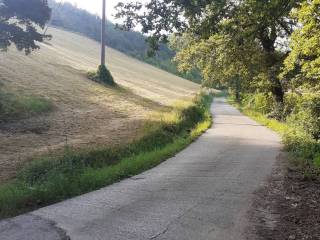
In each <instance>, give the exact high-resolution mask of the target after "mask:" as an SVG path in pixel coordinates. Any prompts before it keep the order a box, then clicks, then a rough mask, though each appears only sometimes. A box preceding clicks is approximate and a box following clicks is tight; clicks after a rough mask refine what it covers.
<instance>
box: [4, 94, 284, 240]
mask: <svg viewBox="0 0 320 240" xmlns="http://www.w3.org/2000/svg"><path fill="white" fill-rule="evenodd" d="M211 111H212V114H213V116H214V124H213V126H212V127H211V128H210V129H209V130H208V131H207V132H206V133H205V134H203V135H202V136H201V137H200V138H199V139H198V140H197V141H195V142H194V143H192V144H191V145H190V146H189V147H187V148H186V149H185V150H183V151H181V152H180V153H178V154H177V155H176V156H174V157H172V158H170V159H168V160H167V161H166V162H163V163H162V164H160V165H159V166H157V167H155V168H153V169H151V170H149V171H146V172H144V173H142V174H139V175H138V176H135V177H132V178H129V179H126V180H124V181H121V182H119V183H115V184H113V185H111V186H108V187H105V188H102V189H100V190H98V191H94V192H91V193H88V194H85V195H82V196H79V197H76V198H73V199H70V200H67V201H64V202H61V203H58V204H55V205H52V206H48V207H45V208H42V209H39V210H37V211H34V212H33V213H32V215H30V214H29V215H28V214H27V215H22V216H19V217H17V218H14V219H13V220H5V221H2V222H0V239H1V240H3V239H4V240H7V239H10V240H30V239H32V240H38V239H46V240H47V239H48V240H61V239H63V237H64V236H61V235H59V231H60V230H61V229H63V231H64V233H65V236H69V237H70V239H72V240H89V239H90V240H140V239H141V240H144V239H157V240H165V239H169V240H209V239H210V240H244V239H248V237H247V233H246V230H247V228H248V226H249V222H248V220H247V212H248V210H249V209H250V206H251V200H252V197H253V193H254V191H255V190H256V189H258V188H259V187H260V186H261V185H262V184H264V181H265V180H266V179H267V176H268V175H269V174H270V173H271V172H272V168H273V165H274V163H275V162H276V158H277V156H278V155H279V154H280V152H281V148H282V145H281V143H280V138H279V136H278V135H276V134H275V133H274V132H272V131H270V130H269V129H267V128H265V127H263V126H261V125H259V124H257V123H256V122H254V121H253V120H251V119H249V118H248V117H246V116H243V115H242V114H241V113H240V112H239V111H238V110H236V109H235V108H233V107H232V106H230V105H228V104H227V103H226V102H225V100H224V99H219V98H217V99H215V101H214V103H213V105H212V107H211ZM30 216H33V217H35V216H38V217H39V218H38V219H33V221H29V219H28V217H29V218H30ZM52 223H54V224H55V225H53V224H52ZM10 227H11V229H14V231H11V230H10V231H8V229H10ZM59 229H60V230H59ZM50 234H51V235H50ZM60 234H61V232H60ZM43 236H45V238H43ZM47 236H49V237H47ZM41 237H42V238H41ZM50 237H51V238H50ZM65 239H66V238H65ZM249 239H252V240H254V239H255V238H254V237H252V235H250V238H249Z"/></svg>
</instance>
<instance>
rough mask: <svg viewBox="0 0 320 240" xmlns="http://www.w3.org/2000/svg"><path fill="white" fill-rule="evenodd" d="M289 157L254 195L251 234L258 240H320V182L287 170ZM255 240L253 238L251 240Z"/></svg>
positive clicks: (292, 170)
mask: <svg viewBox="0 0 320 240" xmlns="http://www.w3.org/2000/svg"><path fill="white" fill-rule="evenodd" d="M287 162H288V160H287V156H286V154H282V155H281V156H279V160H278V165H277V166H276V167H275V169H274V172H273V174H272V176H271V177H270V179H269V181H268V183H267V184H266V186H264V187H263V188H261V189H260V190H259V191H257V192H256V194H255V200H254V203H253V208H252V210H251V212H250V219H251V222H252V229H250V232H251V233H254V235H255V236H256V237H255V239H258V240H287V239H288V240H319V239H320V181H319V180H310V179H306V178H305V177H304V175H303V174H302V173H301V172H300V171H298V170H296V169H293V168H291V167H289V166H288V163H287ZM250 239H252V238H250Z"/></svg>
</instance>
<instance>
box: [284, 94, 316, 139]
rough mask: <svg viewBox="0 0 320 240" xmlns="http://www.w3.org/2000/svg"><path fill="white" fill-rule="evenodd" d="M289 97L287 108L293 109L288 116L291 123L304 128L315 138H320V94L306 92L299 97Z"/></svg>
mask: <svg viewBox="0 0 320 240" xmlns="http://www.w3.org/2000/svg"><path fill="white" fill-rule="evenodd" d="M292 95H293V94H291V97H289V99H290V101H287V107H286V108H287V109H290V110H291V113H290V115H289V116H288V117H287V122H288V123H289V124H290V125H293V126H296V127H298V128H301V129H304V130H305V131H306V132H307V133H308V134H310V135H311V136H312V137H313V138H314V139H316V140H319V139H320V96H318V95H316V94H304V95H301V96H299V97H297V96H295V97H293V96H292Z"/></svg>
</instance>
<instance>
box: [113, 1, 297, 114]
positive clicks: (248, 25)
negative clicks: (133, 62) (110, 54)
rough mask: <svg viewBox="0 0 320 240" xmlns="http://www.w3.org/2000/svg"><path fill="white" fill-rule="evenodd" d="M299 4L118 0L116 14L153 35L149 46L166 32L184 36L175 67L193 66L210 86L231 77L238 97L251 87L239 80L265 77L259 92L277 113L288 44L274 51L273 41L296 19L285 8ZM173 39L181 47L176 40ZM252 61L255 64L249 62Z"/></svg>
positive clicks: (129, 25)
mask: <svg viewBox="0 0 320 240" xmlns="http://www.w3.org/2000/svg"><path fill="white" fill-rule="evenodd" d="M299 2H300V0H299V1H297V0H288V1H281V0H271V1H261V0H245V1H226V0H225V1H220V0H214V1H175V0H168V1H157V0H149V1H148V2H145V3H134V2H129V3H126V4H124V3H122V2H120V3H119V4H118V5H117V7H116V9H117V11H118V13H117V14H116V17H118V18H120V19H122V20H123V25H124V28H126V29H132V28H134V27H135V26H137V25H139V24H140V25H142V32H143V33H146V34H149V36H150V38H152V39H153V41H152V44H151V47H154V48H155V49H156V48H157V47H158V45H157V44H155V40H157V41H158V43H159V42H161V41H163V40H164V39H165V40H166V39H167V38H168V36H167V35H168V34H172V33H177V35H179V36H181V35H182V36H183V35H187V37H186V38H185V39H184V41H186V43H183V44H182V48H181V49H182V50H181V53H180V52H179V53H178V56H177V58H176V60H177V61H178V62H179V64H180V67H179V68H180V70H185V69H190V66H194V67H196V68H197V69H199V70H200V71H201V72H202V75H203V76H204V78H205V79H206V80H207V83H208V82H210V81H212V82H213V84H214V85H213V87H214V86H215V84H216V82H217V81H219V82H221V81H224V82H228V83H229V84H228V85H233V83H232V82H235V79H236V82H237V84H236V87H235V89H236V91H235V92H236V94H237V95H239V92H240V91H241V92H242V91H245V90H246V86H251V85H250V84H242V82H245V81H246V80H249V81H251V80H255V79H254V78H259V77H260V75H261V74H263V75H265V76H266V78H264V80H267V81H268V89H264V90H265V92H269V91H270V92H271V93H272V94H273V97H274V101H275V102H277V104H276V105H275V106H276V107H277V108H278V110H280V111H281V110H282V105H283V101H284V88H283V84H282V82H281V81H280V79H279V76H278V75H279V73H280V69H281V66H282V63H283V58H284V57H285V56H286V52H285V50H286V49H287V48H284V47H282V48H281V49H277V45H279V42H284V43H285V41H284V40H285V38H286V37H287V36H289V35H290V34H291V33H292V29H293V27H294V24H295V22H294V21H292V19H291V18H290V12H291V11H292V9H293V8H295V7H296V6H298V3H299ZM190 36H191V37H190ZM184 37H185V36H184ZM190 39H191V41H190ZM281 39H282V40H281ZM178 43H179V46H181V41H178ZM250 57H251V58H252V60H251V61H250ZM256 57H258V59H259V60H257V58H256ZM253 59H254V60H255V61H254V60H253ZM248 60H249V61H248ZM253 62H254V63H255V64H253V65H252V63H253ZM259 64H260V65H261V66H259ZM257 67H258V69H257ZM257 71H258V73H257ZM248 73H249V74H250V75H251V76H250V77H248ZM252 76H253V77H252ZM243 85H246V86H243ZM247 91H248V90H247Z"/></svg>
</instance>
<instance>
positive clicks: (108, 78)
mask: <svg viewBox="0 0 320 240" xmlns="http://www.w3.org/2000/svg"><path fill="white" fill-rule="evenodd" d="M87 77H88V78H89V79H91V80H93V81H96V82H101V83H105V84H107V85H109V86H114V85H115V81H114V79H113V77H112V75H111V73H110V71H109V70H108V69H107V67H106V66H104V65H100V66H99V67H98V71H97V72H92V71H91V72H88V73H87Z"/></svg>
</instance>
